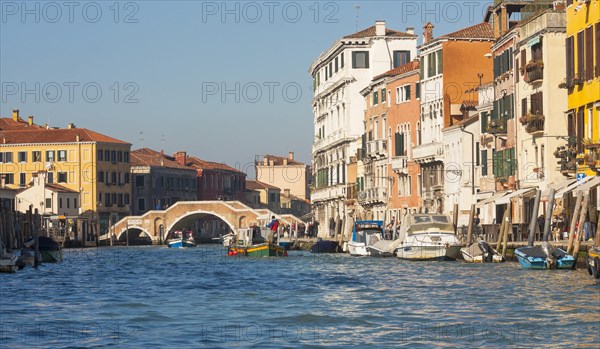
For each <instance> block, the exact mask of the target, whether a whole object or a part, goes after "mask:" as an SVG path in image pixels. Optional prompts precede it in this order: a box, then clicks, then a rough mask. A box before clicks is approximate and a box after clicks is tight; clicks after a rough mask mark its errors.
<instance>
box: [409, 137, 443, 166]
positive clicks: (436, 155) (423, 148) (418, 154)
mask: <svg viewBox="0 0 600 349" xmlns="http://www.w3.org/2000/svg"><path fill="white" fill-rule="evenodd" d="M413 159H414V160H415V161H416V162H420V163H423V162H433V161H444V144H442V143H438V142H432V143H427V144H422V145H418V146H416V147H414V148H413Z"/></svg>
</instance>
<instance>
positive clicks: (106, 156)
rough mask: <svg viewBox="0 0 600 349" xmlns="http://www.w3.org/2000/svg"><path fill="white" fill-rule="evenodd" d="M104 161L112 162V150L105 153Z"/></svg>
mask: <svg viewBox="0 0 600 349" xmlns="http://www.w3.org/2000/svg"><path fill="white" fill-rule="evenodd" d="M104 161H110V150H105V151H104Z"/></svg>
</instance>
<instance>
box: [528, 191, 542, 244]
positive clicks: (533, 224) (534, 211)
mask: <svg viewBox="0 0 600 349" xmlns="http://www.w3.org/2000/svg"><path fill="white" fill-rule="evenodd" d="M541 198H542V192H541V191H540V190H536V193H535V199H534V200H533V209H532V211H531V217H530V218H529V236H528V238H527V245H529V246H533V240H535V228H536V226H537V216H538V212H539V210H540V200H541Z"/></svg>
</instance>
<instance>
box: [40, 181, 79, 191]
mask: <svg viewBox="0 0 600 349" xmlns="http://www.w3.org/2000/svg"><path fill="white" fill-rule="evenodd" d="M44 187H46V188H48V189H50V190H52V191H55V192H58V193H77V191H75V190H72V189H69V188H67V187H63V186H62V185H60V184H54V183H46V184H44Z"/></svg>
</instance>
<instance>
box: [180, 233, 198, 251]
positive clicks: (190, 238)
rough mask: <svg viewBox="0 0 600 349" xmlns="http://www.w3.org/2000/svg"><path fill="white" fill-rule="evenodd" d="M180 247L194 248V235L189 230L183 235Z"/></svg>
mask: <svg viewBox="0 0 600 349" xmlns="http://www.w3.org/2000/svg"><path fill="white" fill-rule="evenodd" d="M181 245H182V246H183V247H196V245H197V243H196V239H194V233H193V232H192V231H191V230H189V231H186V232H185V233H183V236H182V239H181Z"/></svg>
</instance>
